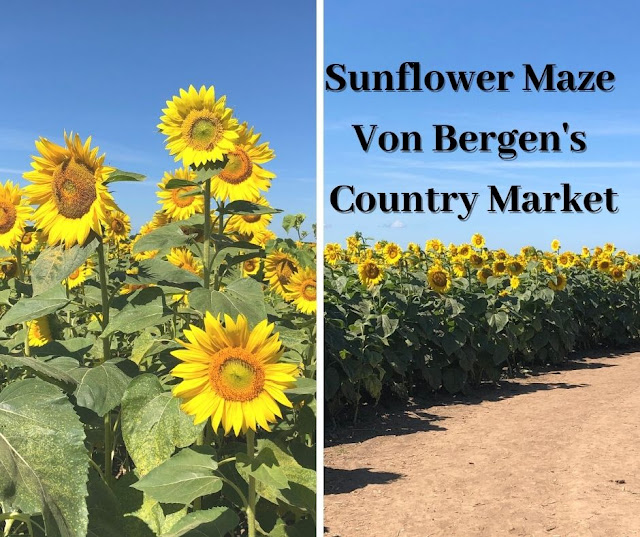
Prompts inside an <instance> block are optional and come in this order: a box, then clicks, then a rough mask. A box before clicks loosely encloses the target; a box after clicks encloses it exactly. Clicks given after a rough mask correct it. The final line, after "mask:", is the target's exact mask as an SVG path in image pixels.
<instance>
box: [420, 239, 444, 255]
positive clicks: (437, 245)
mask: <svg viewBox="0 0 640 537" xmlns="http://www.w3.org/2000/svg"><path fill="white" fill-rule="evenodd" d="M424 247H425V250H427V251H432V252H437V253H441V252H442V251H443V250H444V244H442V241H441V240H440V239H429V240H428V241H427V242H426V243H425V245H424Z"/></svg>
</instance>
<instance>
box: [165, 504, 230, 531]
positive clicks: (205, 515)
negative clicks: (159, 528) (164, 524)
mask: <svg viewBox="0 0 640 537" xmlns="http://www.w3.org/2000/svg"><path fill="white" fill-rule="evenodd" d="M239 523H240V519H239V518H238V515H236V513H235V512H234V511H233V510H232V509H229V508H228V507H213V508H212V509H207V510H205V511H196V512H194V513H189V514H188V515H186V516H185V517H183V518H181V519H180V521H179V522H177V523H176V524H175V525H174V526H173V527H172V528H171V529H170V530H169V533H165V534H163V535H162V537H224V536H225V535H227V534H232V532H233V530H234V529H235V528H236V527H237V526H238V524H239Z"/></svg>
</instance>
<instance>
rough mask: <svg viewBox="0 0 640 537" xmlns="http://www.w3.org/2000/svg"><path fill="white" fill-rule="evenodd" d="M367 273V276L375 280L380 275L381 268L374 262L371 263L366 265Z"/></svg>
mask: <svg viewBox="0 0 640 537" xmlns="http://www.w3.org/2000/svg"><path fill="white" fill-rule="evenodd" d="M365 274H366V275H367V278H370V279H372V280H374V279H376V278H377V277H378V276H379V275H380V269H379V268H378V267H377V266H376V265H374V264H373V263H369V264H368V265H367V266H366V267H365Z"/></svg>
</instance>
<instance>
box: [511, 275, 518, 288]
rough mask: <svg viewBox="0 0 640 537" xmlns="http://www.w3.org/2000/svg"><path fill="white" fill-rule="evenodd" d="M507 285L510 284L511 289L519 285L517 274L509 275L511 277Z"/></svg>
mask: <svg viewBox="0 0 640 537" xmlns="http://www.w3.org/2000/svg"><path fill="white" fill-rule="evenodd" d="M509 285H510V286H511V289H517V288H518V287H520V278H518V277H517V276H511V278H509Z"/></svg>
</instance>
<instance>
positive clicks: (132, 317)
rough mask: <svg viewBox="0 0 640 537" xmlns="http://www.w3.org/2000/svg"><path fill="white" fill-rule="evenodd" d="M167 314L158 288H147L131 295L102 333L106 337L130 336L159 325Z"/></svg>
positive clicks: (160, 290) (167, 311) (167, 310)
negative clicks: (120, 333) (115, 334)
mask: <svg viewBox="0 0 640 537" xmlns="http://www.w3.org/2000/svg"><path fill="white" fill-rule="evenodd" d="M168 314H169V309H168V308H167V307H166V304H165V299H164V293H163V292H162V289H160V288H159V287H147V288H145V289H140V290H139V291H137V292H136V293H134V294H132V295H131V297H130V299H129V302H128V303H127V304H126V305H125V306H124V307H123V308H122V310H121V311H119V312H118V313H116V314H115V315H114V316H113V317H112V318H111V319H110V320H109V324H108V325H107V327H106V328H105V329H104V332H103V333H102V337H103V338H104V337H107V336H108V335H110V334H113V333H114V332H118V331H119V332H123V333H125V334H131V333H133V332H138V331H139V330H142V329H144V328H147V327H149V326H155V325H158V324H161V323H162V322H164V320H165V316H166V315H168Z"/></svg>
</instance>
